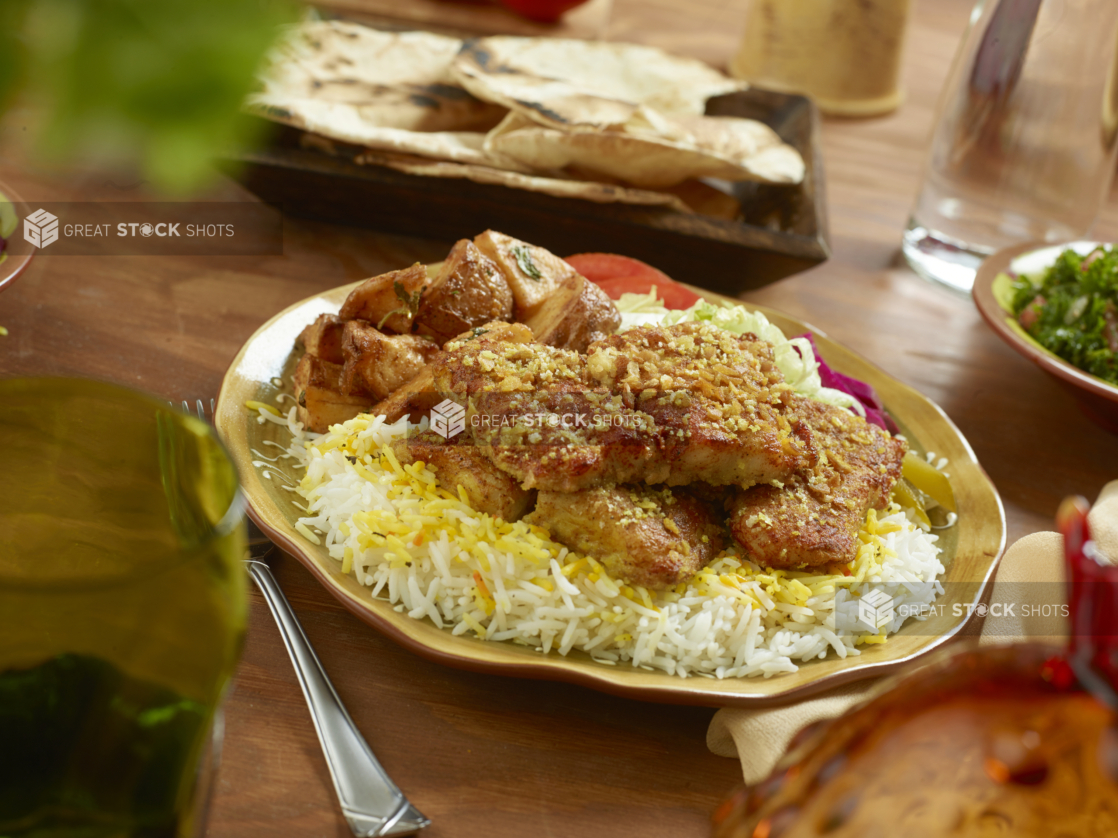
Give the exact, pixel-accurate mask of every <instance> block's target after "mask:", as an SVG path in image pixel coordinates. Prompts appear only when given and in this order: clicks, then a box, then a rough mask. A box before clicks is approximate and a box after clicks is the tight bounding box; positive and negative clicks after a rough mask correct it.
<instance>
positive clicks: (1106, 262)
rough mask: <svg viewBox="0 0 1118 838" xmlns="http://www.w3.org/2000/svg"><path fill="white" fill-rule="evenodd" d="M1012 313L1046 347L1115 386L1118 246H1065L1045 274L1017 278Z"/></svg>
mask: <svg viewBox="0 0 1118 838" xmlns="http://www.w3.org/2000/svg"><path fill="white" fill-rule="evenodd" d="M1013 314H1014V315H1015V316H1016V318H1017V322H1018V323H1019V324H1020V325H1021V327H1022V328H1024V329H1025V330H1026V331H1027V332H1028V333H1029V334H1030V335H1032V337H1033V338H1035V339H1036V341H1037V342H1038V343H1040V344H1041V345H1042V346H1044V347H1045V348H1046V349H1048V350H1050V351H1052V352H1054V353H1055V354H1056V355H1059V356H1060V357H1061V358H1063V359H1064V360H1065V361H1067V362H1068V363H1070V364H1073V365H1075V366H1077V367H1079V368H1080V369H1081V370H1084V371H1086V372H1089V373H1090V374H1091V375H1094V376H1098V377H1099V378H1101V379H1103V380H1104V381H1107V382H1110V383H1111V384H1118V249H1115V248H1110V247H1098V248H1096V249H1095V250H1093V251H1091V252H1090V253H1089V254H1087V255H1086V256H1081V255H1079V254H1078V253H1076V252H1075V251H1074V250H1065V251H1064V252H1063V253H1061V254H1060V256H1059V257H1058V258H1057V259H1056V262H1055V263H1054V264H1053V265H1052V266H1051V267H1050V268H1048V269H1047V270H1046V271H1045V272H1044V273H1043V274H1037V275H1033V276H1028V275H1022V276H1020V277H1018V278H1017V279H1016V280H1015V281H1014V283H1013Z"/></svg>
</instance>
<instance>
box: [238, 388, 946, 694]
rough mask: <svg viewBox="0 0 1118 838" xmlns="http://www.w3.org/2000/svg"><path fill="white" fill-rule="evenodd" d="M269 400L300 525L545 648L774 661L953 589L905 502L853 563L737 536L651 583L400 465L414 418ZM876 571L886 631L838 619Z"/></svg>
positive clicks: (675, 666) (766, 671)
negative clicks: (820, 569)
mask: <svg viewBox="0 0 1118 838" xmlns="http://www.w3.org/2000/svg"><path fill="white" fill-rule="evenodd" d="M259 412H260V416H261V418H262V419H269V420H271V421H277V422H282V423H283V424H286V425H287V426H288V427H289V428H290V429H291V430H292V432H293V437H294V438H293V442H292V444H291V446H290V447H289V448H288V452H289V453H290V454H292V455H294V456H296V457H298V458H299V459H300V461H301V462H302V464H303V465H304V466H305V468H306V476H305V477H304V479H303V482H302V484H301V485H300V487H299V490H298V491H299V493H300V494H301V495H302V496H303V497H304V498H305V499H306V502H307V507H306V509H307V512H308V514H307V515H306V517H303V518H301V519H300V520H299V524H300V525H302V526H301V527H300V531H303V528H308V529H309V531H311V532H312V534H313V531H318V532H320V533H322V534H323V535H322V538H321V543H322V544H323V545H324V546H325V547H326V549H327V550H328V551H329V553H330V555H331V556H332V557H333V558H334V559H336V560H338V561H339V562H341V568H342V570H343V572H345V573H353V574H354V576H355V577H356V579H357V580H358V581H359V582H360V583H361V584H362V585H366V586H368V587H369V588H370V589H371V590H370V593H371V595H372V596H373V597H375V598H379V599H383V600H386V601H388V602H390V603H392V604H393V605H394V606H395V607H396V609H397V610H399V611H402V612H404V613H406V614H408V615H409V616H410V617H413V618H415V619H427V620H430V621H431V622H432V623H433V624H434V625H436V626H438V627H440V628H445V629H448V630H450V631H451V632H452V633H453V634H455V635H462V634H472V635H476V636H478V637H481V638H484V639H486V640H495V641H506V642H514V643H521V644H524V645H527V646H530V647H532V648H535V649H538V650H539V651H541V652H542V653H545V654H547V653H550V652H553V651H554V652H556V653H558V654H561V655H566V654H568V653H569V652H570V651H571V650H574V649H579V650H582V651H584V652H586V653H587V654H589V655H590V656H591V657H592V658H593V659H594V660H596V661H599V662H600V663H603V664H609V665H617V664H622V663H624V664H627V665H630V666H634V667H641V668H645V669H649V668H651V669H658V670H663V671H665V672H668V673H670V674H674V675H678V676H680V677H687V676H691V675H704V676H708V677H714V678H736V677H745V676H757V675H760V676H764V677H769V676H772V675H776V674H778V673H782V672H794V671H795V670H796V669H797V668H798V667H797V665H798V663H800V662H804V661H809V660H812V659H816V658H823V657H826V656H827V655H828V654H835V655H838V656H839V657H846V656H848V655H857V654H860V648H859V647H860V646H861V645H863V644H865V643H882V642H885V639H886V637H887V636H888V634H890V633H893V632H895V631H896V630H897V629H899V628H900V626H901V624H902V623H903V622H904V619H903V617H902V615H904V614H919V613H921V612H924V613H927V606H928V605H930V604H931V603H932V602H934V600H935V598H936V596H937V595H938V594H940V593H942V592H943V588H942V585H941V584H940V582H939V581H938V576H939V575H940V574H941V573H943V571H944V566H943V564H942V563H941V561H940V559H939V551H938V548H937V547H936V544H935V542H936V540H937V537H936V536H935V535H933V534H931V533H929V532H925V531H924V530H922V529H921V528H920V527H919V525H917V524H916V523H915V522H914V521H913V520H912V519H911V518H910V517H909V516H908V515H907V513H905V512H904V511H903V510H901V509H900V508H899V507H897V506H892V507H891V508H890V509H889V510H887V511H886V512H885V513H882V514H880V515H879V514H878V513H875V512H873V511H871V512H870V513H869V515H868V517H867V521H866V524H865V526H864V528H863V530H862V532H861V536H860V537H861V542H862V543H861V546H860V549H859V552H858V555H857V558H856V559H855V560H854V562H853V563H852V565H851V575H849V576H843V575H836V574H824V573H802V572H795V571H784V570H768V569H764V568H761V567H758V566H756V565H753V564H752V563H750V562H749V561H748V560H746V559H744V558H743V557H741V556H740V555H737V554H736V553H735V552H734V551H732V550H731V551H727V552H725V553H723V554H722V555H721V556H720V557H719V558H717V559H716V560H715V561H714V562H712V563H711V564H710V565H709V566H708V567H706V568H705V569H703V570H702V571H700V572H699V573H698V574H697V575H696V576H695V577H694V578H693V579H691V580H690V581H689V582H687V583H684V584H682V585H679V586H677V587H676V588H674V589H671V590H668V591H649V590H646V589H645V588H642V587H639V586H630V585H627V584H625V583H624V582H623V581H620V580H617V579H613V578H611V577H610V576H609V574H608V573H607V572H606V571H605V570H604V568H603V567H602V566H601V565H600V564H599V563H598V562H597V561H595V560H594V559H592V558H588V557H584V556H579V555H576V554H574V553H572V552H570V551H569V550H568V549H567V548H566V547H564V546H562V545H560V544H558V543H556V542H554V541H552V540H551V539H550V537H549V535H548V533H547V531H546V530H544V529H542V528H540V527H535V526H530V525H528V524H525V523H523V522H518V523H508V522H505V521H502V520H499V519H494V518H492V517H490V516H488V515H483V514H480V513H478V512H476V511H474V510H473V509H471V508H470V507H469V506H468V505H467V504H466V503H465V501H464V496H460V497H455V496H453V495H452V494H450V493H449V492H447V491H445V490H444V489H441V488H439V487H438V486H437V484H436V482H435V476H434V472H432V471H430V470H429V469H427V468H426V467H425V466H424V465H423V464H422V463H414V464H412V465H408V466H401V465H400V463H399V462H397V461H396V458H395V457H394V456H393V455H392V452H391V449H390V448H389V447H388V446H389V444H390V443H391V442H392V440H394V439H397V438H398V437H400V436H401V435H403V434H404V433H405V432H406V431H407V424H406V420H401V421H399V422H396V423H392V424H388V423H385V422H384V421H383V418H381V417H370V416H359V417H357V418H356V419H352V420H350V421H349V422H346V423H344V424H342V425H337V426H335V427H333V428H331V430H330V432H329V433H327V434H326V435H324V436H321V437H316V436H314V435H309V434H303V432H302V428H301V426H300V425H299V424H298V422H297V421H296V420H295V410H294V408H292V409H291V411H290V412H289V414H288V415H287V417H275V416H273V415H272V414H271V413H268V412H267V411H265V410H263V409H260V410H259ZM870 586H873V587H884V588H886V589H887V590H888V591H889V593H890V595H891V596H892V602H893V606H894V612H893V613H894V616H893V618H892V620H891V621H890V622H888V623H887V624H885V625H883V626H882V627H880V628H879V630H878V631H876V632H873V631H870V630H868V628H867V627H865V626H864V625H863V626H862V627H861V628H860V629H858V628H855V629H854V630H851V629H850V627H849V626H848V625H846V624H843V626H841V627H840V626H837V625H836V602H837V601H838V600H841V599H842V598H844V597H845V596H846V594H843V596H842V597H838V598H836V594H837V593H839V592H841V591H843V590H844V589H845V591H846V592H847V593H848V594H852V595H853V596H854V597H857V596H858V594H859V593H865V592H866V591H867V590H869V589H870ZM914 619H915V618H914Z"/></svg>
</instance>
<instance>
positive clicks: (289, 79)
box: [246, 21, 525, 171]
mask: <svg viewBox="0 0 1118 838" xmlns="http://www.w3.org/2000/svg"><path fill="white" fill-rule="evenodd" d="M461 45H462V42H461V41H460V40H458V39H457V38H446V37H443V36H441V35H433V34H431V33H427V32H381V31H378V30H376V29H370V28H368V27H366V26H359V25H357V24H353V23H343V22H339V21H307V22H304V23H302V24H299V25H298V26H295V27H292V29H291V30H290V32H289V33H288V37H287V38H286V39H285V40H284V41H283V42H282V43H281V44H280V45H279V46H278V47H276V48H275V49H274V50H273V51H272V54H271V55H270V57H269V58H270V60H269V63H268V65H267V66H266V68H265V69H264V71H263V72H262V73H261V74H260V76H259V78H260V82H261V84H262V89H261V90H260V91H258V92H257V93H254V94H253V95H251V96H250V97H249V99H248V101H247V103H246V107H247V109H248V110H249V111H250V112H252V113H255V114H257V115H259V116H263V117H265V118H267V119H270V120H273V121H275V122H282V123H284V124H286V125H293V126H295V127H296V128H302V129H304V130H306V131H311V132H314V133H315V134H322V135H324V136H327V137H332V138H333V139H336V140H341V141H343V142H347V143H353V144H356V145H362V146H369V147H371V148H380V149H385V150H388V151H396V152H403V153H409V154H418V155H422V156H425V157H434V158H439V159H444V160H454V161H457V162H461V163H474V164H479V165H486V166H504V167H507V168H509V169H513V170H518V171H523V170H525V169H524V166H523V165H522V164H518V163H516V162H515V161H513V160H511V159H500V158H499V155H496V154H494V153H489V152H486V151H485V150H484V148H483V141H484V137H485V135H484V133H483V132H484V130H485V129H488V128H491V127H493V126H494V125H496V124H497V123H498V122H499V121H500V119H501V117H503V116H504V114H505V113H506V112H507V111H506V109H505V108H503V107H502V106H500V105H494V104H492V103H490V102H483V101H481V100H479V99H476V98H474V97H473V96H472V95H470V94H469V93H468V92H467V91H466V90H465V89H463V88H462V87H461V86H459V85H458V84H456V83H455V82H454V79H453V78H452V77H451V75H450V62H451V59H453V58H454V56H455V55H456V54H457V52H458V49H459V48H460V47H461Z"/></svg>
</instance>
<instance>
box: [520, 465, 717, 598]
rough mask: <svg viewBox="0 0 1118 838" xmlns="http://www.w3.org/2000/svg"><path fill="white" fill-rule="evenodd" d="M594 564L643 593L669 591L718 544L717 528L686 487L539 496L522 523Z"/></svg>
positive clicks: (607, 488)
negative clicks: (639, 587) (543, 530)
mask: <svg viewBox="0 0 1118 838" xmlns="http://www.w3.org/2000/svg"><path fill="white" fill-rule="evenodd" d="M526 520H528V521H529V522H530V523H532V524H536V525H538V526H541V527H545V528H546V529H547V530H548V531H549V532H550V533H551V537H552V538H554V539H555V540H556V541H558V542H560V543H561V544H565V545H567V546H568V547H570V548H571V549H572V550H575V551H576V552H579V553H583V554H585V555H587V556H591V557H592V558H595V559H597V560H598V561H600V562H601V563H602V565H603V566H605V568H606V570H607V571H609V573H610V575H611V576H614V577H616V578H620V579H623V580H625V581H626V582H628V583H629V584H631V585H643V586H644V587H646V588H651V589H664V588H671V587H674V586H675V585H678V584H679V583H680V582H686V581H687V580H688V579H690V578H691V577H692V576H694V575H695V574H696V573H697V572H698V571H700V570H702V569H703V568H704V567H706V565H707V564H708V563H709V562H710V560H711V559H713V558H714V557H715V556H716V555H717V554H718V552H719V551H720V550H721V549H722V547H723V541H724V538H723V527H722V525H721V523H720V521H719V519H718V516H717V515H716V513H715V512H714V510H712V509H711V508H710V507H709V506H708V505H706V504H704V503H703V502H702V501H700V500H699V499H697V498H695V497H693V496H691V495H690V493H688V492H687V491H686V490H683V489H678V490H674V491H673V490H672V489H668V488H666V487H661V488H659V489H654V488H652V487H650V486H643V485H629V486H599V487H597V488H593V489H584V490H582V491H580V492H571V493H565V492H540V494H539V497H538V499H537V501H536V509H535V511H533V512H532V513H531V514H530V515H529V516H528V518H527V519H526Z"/></svg>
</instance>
